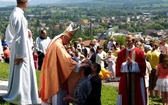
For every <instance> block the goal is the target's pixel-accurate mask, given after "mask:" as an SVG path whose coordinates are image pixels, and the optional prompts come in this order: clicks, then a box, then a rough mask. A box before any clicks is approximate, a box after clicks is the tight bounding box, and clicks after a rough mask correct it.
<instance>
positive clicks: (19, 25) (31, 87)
mask: <svg viewBox="0 0 168 105" xmlns="http://www.w3.org/2000/svg"><path fill="white" fill-rule="evenodd" d="M27 27H28V22H27V20H26V18H25V17H24V12H23V10H22V9H21V8H19V7H15V8H14V10H13V12H12V13H11V15H10V18H9V25H8V27H7V29H6V39H7V42H8V44H11V45H9V46H10V50H11V56H10V72H9V83H8V92H7V94H6V95H4V96H3V98H4V100H6V101H8V102H11V103H14V104H17V105H28V104H37V103H39V98H38V88H37V81H36V73H35V68H34V62H33V55H32V49H31V47H32V46H31V45H30V42H29V38H28V31H27ZM15 58H23V60H24V62H23V63H20V64H17V65H16V64H15V63H14V59H15Z"/></svg>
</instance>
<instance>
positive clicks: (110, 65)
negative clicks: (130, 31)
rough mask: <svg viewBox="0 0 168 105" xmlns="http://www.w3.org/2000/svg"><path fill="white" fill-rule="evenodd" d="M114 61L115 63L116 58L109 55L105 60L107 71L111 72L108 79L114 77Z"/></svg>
mask: <svg viewBox="0 0 168 105" xmlns="http://www.w3.org/2000/svg"><path fill="white" fill-rule="evenodd" d="M115 61H116V57H115V56H114V55H111V56H110V57H109V58H108V59H107V60H106V63H107V64H108V70H109V71H111V72H112V73H111V75H110V78H112V77H116V76H115V66H116V64H115Z"/></svg>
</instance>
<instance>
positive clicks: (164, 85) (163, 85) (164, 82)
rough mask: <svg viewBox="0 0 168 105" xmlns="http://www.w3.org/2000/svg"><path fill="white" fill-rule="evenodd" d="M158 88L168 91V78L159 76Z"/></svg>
mask: <svg viewBox="0 0 168 105" xmlns="http://www.w3.org/2000/svg"><path fill="white" fill-rule="evenodd" d="M156 90H158V91H161V92H168V78H158V79H157V81H156Z"/></svg>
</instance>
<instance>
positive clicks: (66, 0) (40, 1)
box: [0, 0, 168, 7]
mask: <svg viewBox="0 0 168 105" xmlns="http://www.w3.org/2000/svg"><path fill="white" fill-rule="evenodd" d="M161 2H168V0H31V1H29V5H30V6H32V5H33V6H34V5H44V4H47V5H48V4H49V5H50V4H52V5H53V4H75V3H88V4H89V3H103V4H111V3H124V4H132V3H133V4H139V3H141V4H144V3H161ZM10 5H16V3H15V2H2V1H0V7H5V6H10Z"/></svg>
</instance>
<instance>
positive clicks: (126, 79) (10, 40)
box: [0, 0, 168, 105]
mask: <svg viewBox="0 0 168 105" xmlns="http://www.w3.org/2000/svg"><path fill="white" fill-rule="evenodd" d="M27 4H28V1H27V0H17V7H15V8H14V10H13V12H12V13H11V15H10V18H9V19H10V20H9V25H8V26H7V28H6V34H5V36H4V37H3V38H2V40H1V43H0V45H1V46H0V53H1V56H0V60H1V61H4V62H7V63H9V64H10V72H9V84H8V92H7V94H5V95H3V96H1V98H0V99H3V100H5V101H7V102H9V103H12V104H21V105H28V104H39V103H41V104H42V105H51V104H52V105H68V104H69V103H72V104H73V105H93V104H95V105H101V86H102V80H105V81H107V82H110V81H112V80H116V79H117V80H119V86H118V96H117V102H116V105H148V104H149V101H148V97H157V96H159V95H160V93H161V98H162V103H163V105H168V93H167V92H168V85H167V84H168V70H167V69H168V45H167V43H166V39H162V40H161V41H158V40H155V41H154V40H151V41H148V42H146V41H145V40H144V39H136V38H135V37H134V36H133V35H127V36H126V45H125V46H124V45H120V42H116V41H115V38H114V37H112V38H111V39H110V41H109V42H108V43H107V48H108V50H107V51H105V50H104V47H103V46H102V45H101V44H100V43H99V41H97V40H96V39H93V40H92V41H91V42H90V44H89V46H86V45H85V43H84V42H83V40H82V38H78V40H77V41H75V42H74V43H73V44H71V45H70V44H69V43H70V41H71V40H72V38H73V37H74V35H75V34H76V31H77V30H78V28H79V27H78V26H77V25H76V24H75V23H73V22H69V23H68V24H67V28H66V29H65V31H64V32H62V33H61V34H59V35H57V36H55V37H54V38H53V39H50V38H49V37H48V36H47V31H46V30H45V29H42V30H41V31H40V35H39V37H37V38H36V40H35V41H33V39H32V33H31V30H29V29H28V22H27V20H26V18H25V17H24V10H25V9H26V7H27ZM35 69H38V70H40V73H41V76H40V88H39V89H38V87H37V80H36V73H35ZM148 91H149V92H148ZM39 97H40V98H41V102H40V100H39Z"/></svg>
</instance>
